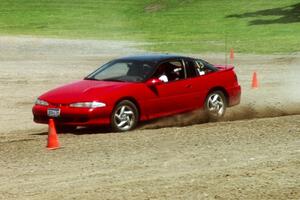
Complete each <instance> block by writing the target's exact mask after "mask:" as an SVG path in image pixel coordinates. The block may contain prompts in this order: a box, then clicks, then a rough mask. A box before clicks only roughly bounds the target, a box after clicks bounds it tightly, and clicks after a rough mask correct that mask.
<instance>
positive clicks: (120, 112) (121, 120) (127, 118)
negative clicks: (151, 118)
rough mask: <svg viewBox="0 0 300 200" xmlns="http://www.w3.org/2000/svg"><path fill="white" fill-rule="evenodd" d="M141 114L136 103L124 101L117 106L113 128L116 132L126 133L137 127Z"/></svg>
mask: <svg viewBox="0 0 300 200" xmlns="http://www.w3.org/2000/svg"><path fill="white" fill-rule="evenodd" d="M138 119H139V112H138V109H137V107H136V105H135V104H134V103H132V102H131V101H128V100H123V101H121V102H120V103H118V104H117V105H116V107H115V108H114V110H113V112H112V115H111V127H112V129H113V130H114V131H117V132H124V131H129V130H132V129H134V128H135V127H136V125H137V123H138Z"/></svg>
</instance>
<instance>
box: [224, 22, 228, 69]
mask: <svg viewBox="0 0 300 200" xmlns="http://www.w3.org/2000/svg"><path fill="white" fill-rule="evenodd" d="M224 35H225V38H224V39H225V45H224V46H225V49H224V50H225V66H226V67H227V65H228V58H227V57H228V56H227V31H226V28H225V30H224Z"/></svg>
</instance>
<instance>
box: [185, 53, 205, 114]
mask: <svg viewBox="0 0 300 200" xmlns="http://www.w3.org/2000/svg"><path fill="white" fill-rule="evenodd" d="M184 63H185V66H186V71H187V80H188V81H189V85H190V87H189V91H188V97H187V98H189V99H190V105H191V107H192V109H197V108H200V107H202V105H203V103H204V101H205V98H206V96H205V95H206V93H207V91H206V78H205V77H204V76H203V74H202V73H201V71H199V65H198V64H197V62H196V61H195V60H194V59H191V58H185V59H184Z"/></svg>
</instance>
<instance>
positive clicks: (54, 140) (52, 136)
mask: <svg viewBox="0 0 300 200" xmlns="http://www.w3.org/2000/svg"><path fill="white" fill-rule="evenodd" d="M59 147H60V146H59V142H58V137H57V133H56V129H55V125H54V121H53V119H49V128H48V144H47V148H48V149H50V150H53V149H58V148H59Z"/></svg>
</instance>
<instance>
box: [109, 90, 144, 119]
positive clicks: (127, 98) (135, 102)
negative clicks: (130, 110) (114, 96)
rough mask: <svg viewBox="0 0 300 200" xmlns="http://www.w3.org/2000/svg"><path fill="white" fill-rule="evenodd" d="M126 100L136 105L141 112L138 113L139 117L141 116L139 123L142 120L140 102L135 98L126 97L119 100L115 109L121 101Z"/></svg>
mask: <svg viewBox="0 0 300 200" xmlns="http://www.w3.org/2000/svg"><path fill="white" fill-rule="evenodd" d="M124 100H128V101H131V102H132V103H134V105H135V106H136V108H137V110H138V112H139V113H138V116H139V119H138V121H140V119H141V107H140V104H139V102H138V101H137V100H136V99H135V98H134V97H130V96H125V97H122V98H120V99H118V100H117V101H116V103H115V104H114V108H115V107H116V106H117V105H118V103H120V102H121V101H124Z"/></svg>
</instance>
